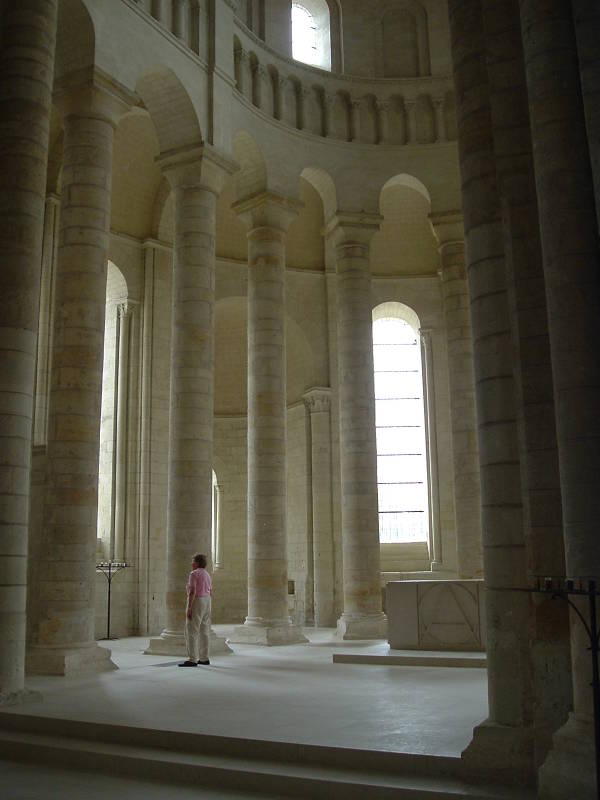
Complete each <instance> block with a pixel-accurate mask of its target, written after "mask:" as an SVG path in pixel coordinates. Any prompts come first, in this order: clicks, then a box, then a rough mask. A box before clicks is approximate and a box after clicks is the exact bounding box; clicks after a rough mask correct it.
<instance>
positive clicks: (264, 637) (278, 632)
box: [228, 617, 308, 647]
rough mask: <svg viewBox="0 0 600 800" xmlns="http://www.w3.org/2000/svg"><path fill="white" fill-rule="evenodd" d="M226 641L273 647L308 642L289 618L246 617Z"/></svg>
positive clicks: (298, 627)
mask: <svg viewBox="0 0 600 800" xmlns="http://www.w3.org/2000/svg"><path fill="white" fill-rule="evenodd" d="M228 641H230V642H232V643H234V644H258V645H263V646H266V647H274V646H277V645H282V644H303V643H305V642H308V639H307V638H306V636H305V635H304V634H303V633H302V630H301V628H300V626H299V625H293V624H292V622H291V620H289V619H288V620H256V619H250V618H249V617H246V621H245V622H244V624H243V625H239V626H238V627H237V628H234V630H233V635H232V636H230V637H229V639H228Z"/></svg>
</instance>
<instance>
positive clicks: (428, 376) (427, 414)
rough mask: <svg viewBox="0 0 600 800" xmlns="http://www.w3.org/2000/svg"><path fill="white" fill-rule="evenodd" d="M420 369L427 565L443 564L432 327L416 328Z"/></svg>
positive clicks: (440, 568) (433, 566) (441, 567)
mask: <svg viewBox="0 0 600 800" xmlns="http://www.w3.org/2000/svg"><path fill="white" fill-rule="evenodd" d="M419 337H420V339H421V365H422V366H421V369H422V374H423V404H424V415H423V416H424V420H425V447H426V453H427V478H428V481H429V539H430V545H431V548H430V558H431V569H432V570H433V571H434V572H435V571H437V570H442V569H443V568H444V558H443V552H442V531H441V528H440V488H439V487H440V482H439V473H438V456H437V446H438V443H437V422H436V413H435V381H434V377H433V374H434V373H433V341H432V339H433V329H432V328H420V329H419Z"/></svg>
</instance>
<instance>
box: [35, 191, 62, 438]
mask: <svg viewBox="0 0 600 800" xmlns="http://www.w3.org/2000/svg"><path fill="white" fill-rule="evenodd" d="M59 211H60V198H59V197H58V196H57V195H55V194H49V195H47V196H46V208H45V213H44V238H43V244H42V276H41V281H40V313H39V327H38V341H37V365H36V381H35V413H34V421H33V444H34V445H45V444H46V438H47V428H48V390H49V383H50V354H51V352H52V327H53V322H54V284H55V277H56V253H57V247H58V218H59Z"/></svg>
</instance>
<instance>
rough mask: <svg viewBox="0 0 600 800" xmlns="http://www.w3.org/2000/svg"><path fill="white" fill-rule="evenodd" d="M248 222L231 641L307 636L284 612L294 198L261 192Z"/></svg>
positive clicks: (250, 205)
mask: <svg viewBox="0 0 600 800" xmlns="http://www.w3.org/2000/svg"><path fill="white" fill-rule="evenodd" d="M234 208H235V209H236V210H237V212H238V213H239V214H240V215H241V216H242V218H244V219H245V221H246V222H247V224H248V227H249V232H248V616H247V617H246V621H245V623H244V625H243V626H242V627H240V628H236V630H235V632H234V636H233V638H232V641H249V642H254V643H256V644H266V645H271V644H291V643H292V642H298V641H305V639H304V637H303V636H302V633H301V632H300V629H299V628H298V626H296V625H293V624H292V623H291V620H290V618H289V613H288V605H287V602H288V599H287V575H288V573H287V567H288V564H287V519H286V518H287V507H286V506H287V495H286V480H287V472H286V373H285V358H286V350H285V231H286V230H287V226H288V225H289V223H290V222H291V220H292V218H293V217H294V216H295V214H296V208H295V207H294V204H292V203H290V202H288V201H286V200H284V199H283V198H278V197H276V196H271V195H262V196H259V197H258V198H257V199H251V200H249V201H247V202H246V203H245V202H244V201H242V202H241V203H237V204H236V206H234Z"/></svg>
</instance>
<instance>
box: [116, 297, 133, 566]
mask: <svg viewBox="0 0 600 800" xmlns="http://www.w3.org/2000/svg"><path fill="white" fill-rule="evenodd" d="M117 313H118V319H119V336H118V343H119V344H118V366H117V385H116V387H115V392H116V395H117V414H116V419H115V426H116V436H115V444H116V446H115V450H114V453H113V458H114V459H115V487H114V504H115V528H114V553H113V557H114V559H115V560H116V561H124V560H126V558H125V548H126V543H125V537H126V533H125V525H126V508H127V447H128V441H127V440H128V436H127V412H128V390H129V331H130V322H131V308H129V307H128V305H127V303H121V304H120V305H119V307H118V309H117Z"/></svg>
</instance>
